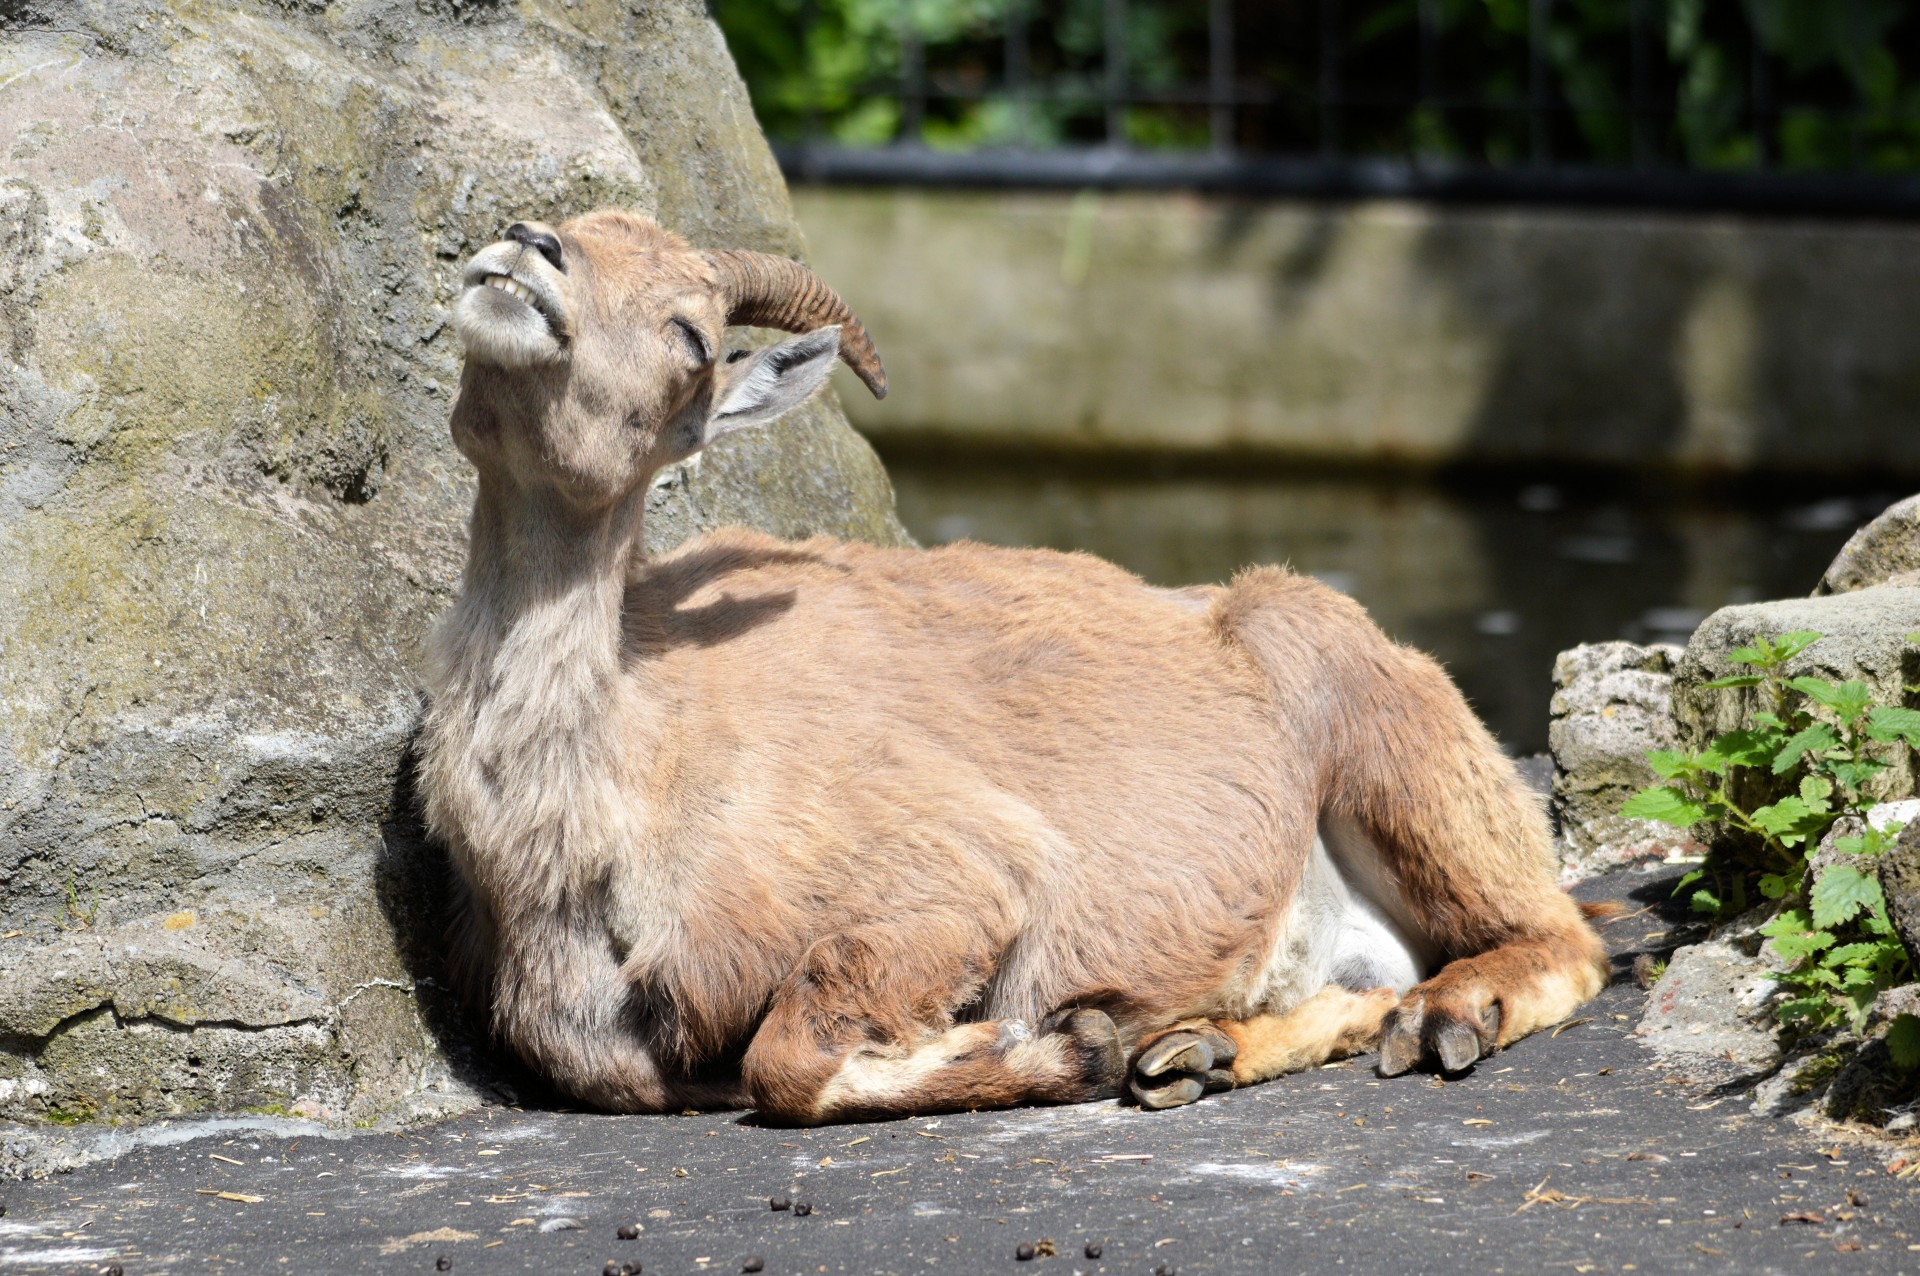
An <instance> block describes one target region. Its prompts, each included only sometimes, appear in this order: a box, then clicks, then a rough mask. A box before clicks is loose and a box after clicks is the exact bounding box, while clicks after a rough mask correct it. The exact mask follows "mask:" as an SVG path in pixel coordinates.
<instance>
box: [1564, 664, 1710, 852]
mask: <svg viewBox="0 0 1920 1276" xmlns="http://www.w3.org/2000/svg"><path fill="white" fill-rule="evenodd" d="M1679 659H1680V649H1679V648H1678V647H1670V646H1662V645H1656V646H1650V647H1642V646H1638V645H1636V644H1634V643H1630V642H1605V643H1596V644H1593V645H1590V646H1583V647H1575V648H1574V649H1573V650H1571V651H1563V652H1561V653H1560V655H1559V658H1558V659H1556V660H1555V661H1554V662H1553V686H1554V692H1553V703H1552V713H1553V721H1552V723H1551V725H1549V726H1548V728H1547V742H1548V745H1549V747H1550V748H1551V749H1552V751H1553V801H1554V807H1555V809H1556V810H1557V811H1558V813H1559V816H1560V836H1561V878H1562V880H1563V881H1566V882H1575V881H1579V880H1581V879H1582V878H1587V877H1593V876H1596V875H1598V874H1600V873H1604V872H1607V871H1609V870H1610V869H1614V868H1617V867H1619V866H1620V865H1622V864H1627V863H1631V862H1632V861H1634V860H1639V859H1646V858H1649V857H1655V856H1665V855H1667V854H1669V853H1670V852H1672V851H1674V850H1676V849H1683V850H1692V849H1694V848H1693V847H1692V843H1691V842H1690V841H1689V840H1688V838H1687V835H1686V834H1685V833H1684V832H1682V831H1681V830H1679V829H1676V828H1674V827H1673V826H1672V825H1670V824H1659V823H1656V822H1654V821H1651V820H1628V819H1622V818H1621V816H1620V804H1621V803H1623V802H1625V801H1626V800H1627V799H1628V798H1630V797H1632V796H1633V795H1634V794H1635V793H1637V792H1639V791H1640V790H1641V789H1644V788H1646V787H1647V786H1649V785H1652V784H1657V783H1658V782H1659V777H1658V776H1656V775H1655V774H1654V773H1653V770H1652V768H1650V767H1649V766H1648V765H1647V754H1648V752H1650V751H1651V750H1655V749H1672V748H1674V747H1676V745H1677V743H1678V735H1677V733H1676V731H1675V729H1674V724H1673V712H1672V708H1671V699H1672V688H1673V670H1674V666H1675V664H1676V663H1677V662H1678V661H1679Z"/></svg>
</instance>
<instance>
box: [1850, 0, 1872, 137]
mask: <svg viewBox="0 0 1920 1276" xmlns="http://www.w3.org/2000/svg"><path fill="white" fill-rule="evenodd" d="M1865 2H1866V0H1848V4H1847V19H1848V21H1849V22H1850V23H1851V25H1852V26H1853V30H1852V31H1851V32H1849V33H1848V34H1849V35H1853V36H1858V35H1859V33H1860V31H1861V29H1862V28H1863V27H1865V25H1866V14H1865V12H1864V11H1863V7H1864V5H1865ZM1871 106H1872V103H1871V102H1869V101H1868V100H1867V91H1866V87H1865V86H1864V85H1862V84H1861V83H1860V81H1858V80H1855V81H1854V84H1853V110H1851V111H1849V112H1848V113H1847V165H1848V167H1849V168H1850V169H1851V170H1852V171H1853V172H1855V173H1858V172H1859V171H1860V170H1861V169H1863V168H1865V167H1866V166H1867V120H1868V108H1869V107H1871Z"/></svg>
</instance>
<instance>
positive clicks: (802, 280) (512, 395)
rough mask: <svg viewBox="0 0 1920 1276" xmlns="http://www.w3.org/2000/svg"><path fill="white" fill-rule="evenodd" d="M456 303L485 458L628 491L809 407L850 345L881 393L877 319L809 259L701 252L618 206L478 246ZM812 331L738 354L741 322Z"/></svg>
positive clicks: (472, 422) (456, 424) (536, 475)
mask: <svg viewBox="0 0 1920 1276" xmlns="http://www.w3.org/2000/svg"><path fill="white" fill-rule="evenodd" d="M463 283H464V285H465V286H464V289H463V291H462V293H461V295H460V299H459V302H458V303H457V304H456V306H455V308H454V324H455V326H456V327H457V329H458V330H459V333H460V338H461V341H462V343H463V344H464V345H465V347H466V352H467V360H466V367H465V369H464V371H463V372H462V375H461V381H460V394H459V398H458V401H457V402H456V404H455V406H454V412H453V434H454V441H455V443H456V444H457V445H458V446H459V448H460V450H461V451H462V452H464V453H465V454H466V455H467V457H468V458H469V459H470V460H472V461H473V463H474V464H475V466H477V467H478V468H479V469H480V470H481V472H482V473H483V474H488V473H493V474H498V475H500V476H502V477H506V478H510V479H512V480H515V481H518V482H522V483H532V484H536V485H540V486H551V487H553V488H555V489H557V493H556V494H558V495H562V496H565V497H566V498H568V499H570V500H572V501H574V502H578V503H585V504H588V505H600V504H604V503H607V502H610V501H613V500H617V499H619V498H620V497H622V496H623V495H625V494H626V493H628V492H631V491H632V490H633V489H634V488H635V487H636V486H637V485H638V484H639V483H640V482H641V481H643V480H644V479H645V478H646V477H647V476H648V475H650V474H652V473H653V472H654V471H656V470H658V469H659V468H660V467H661V466H664V465H668V464H670V463H672V462H674V461H677V460H680V459H682V458H683V457H686V456H689V455H691V454H692V453H694V452H696V451H698V450H699V449H701V448H703V447H705V446H706V445H707V444H709V443H711V442H713V441H714V440H715V439H717V438H719V437H721V436H723V435H725V434H728V433H731V432H732V431H734V430H738V429H741V428H744V427H746V426H751V425H759V424H761V423H763V422H766V421H770V420H772V419H774V418H775V417H777V416H779V415H780V414H781V413H783V412H786V411H788V410H789V409H791V408H793V407H796V406H798V405H799V404H800V403H801V402H803V401H804V400H805V399H806V398H807V397H808V396H809V395H811V394H812V393H813V392H814V391H815V390H816V389H818V388H819V386H820V384H821V383H822V382H823V381H825V379H826V375H827V372H828V371H829V370H830V369H831V368H832V366H833V360H834V357H835V356H836V355H838V356H840V357H842V358H844V359H845V360H846V361H847V364H848V366H849V367H851V368H852V369H853V370H854V372H855V373H857V374H858V375H859V377H860V379H861V380H862V381H864V382H866V384H867V387H868V388H869V389H871V390H872V391H873V393H874V396H875V397H876V398H877V397H880V396H883V395H885V394H886V392H887V378H886V373H885V372H884V371H883V370H882V369H881V366H880V357H879V355H878V354H877V353H875V351H874V348H873V342H872V341H870V340H869V339H868V338H867V333H866V329H865V328H863V327H862V326H861V324H860V321H859V320H858V319H856V318H855V317H854V316H853V313H852V312H851V311H849V310H848V309H847V307H846V304H845V303H844V302H842V301H841V300H840V298H839V297H838V296H836V295H835V294H834V293H833V291H832V290H831V289H829V288H828V287H827V286H826V285H825V284H823V283H822V282H821V281H820V280H819V279H818V278H817V277H816V276H815V275H814V274H813V272H811V271H809V270H808V269H807V268H806V267H804V266H801V265H800V264H799V263H797V262H793V261H789V260H787V259H786V258H784V257H774V256H769V255H767V254H765V253H753V252H701V251H698V250H696V249H694V248H692V247H690V246H688V244H687V243H686V241H684V240H682V239H681V238H680V237H679V236H677V235H675V234H673V233H672V232H670V231H666V230H663V229H661V228H660V227H659V226H657V225H655V224H654V223H653V222H652V221H651V220H649V219H648V218H646V217H643V216H640V215H638V214H634V213H627V212H619V211H611V210H605V211H601V212H595V213H588V214H586V215H585V216H583V217H576V218H574V219H573V220H571V221H567V222H563V223H561V224H560V225H558V226H548V225H545V224H543V223H539V222H526V223H517V224H515V225H513V226H511V227H509V228H508V230H507V237H506V238H505V239H503V240H501V241H500V242H499V243H497V244H490V245H488V246H487V247H486V248H483V249H481V250H480V251H479V252H478V253H475V254H474V256H473V259H472V261H470V262H468V264H467V267H466V271H465V275H464V279H463ZM730 323H731V324H747V325H754V326H761V327H770V328H783V329H785V330H786V331H788V332H797V333H800V334H802V335H800V336H797V337H794V338H792V339H790V340H787V341H783V342H780V343H778V344H777V345H772V346H768V347H766V348H765V349H762V350H759V351H756V352H754V353H751V354H744V353H738V352H737V353H735V354H734V355H732V356H727V355H723V354H722V352H721V345H720V342H721V336H722V333H723V330H724V329H725V328H726V326H727V325H728V324H730Z"/></svg>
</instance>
